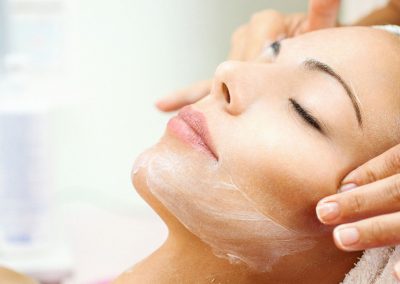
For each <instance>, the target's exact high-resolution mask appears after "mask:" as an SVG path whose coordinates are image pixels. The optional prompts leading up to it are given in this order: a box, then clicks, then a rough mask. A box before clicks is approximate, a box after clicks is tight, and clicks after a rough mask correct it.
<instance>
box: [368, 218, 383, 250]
mask: <svg viewBox="0 0 400 284" xmlns="http://www.w3.org/2000/svg"><path fill="white" fill-rule="evenodd" d="M365 235H367V237H366V239H365V240H364V241H365V243H366V244H367V245H368V244H374V243H376V242H380V241H382V240H383V238H384V236H385V226H384V224H383V223H382V222H381V221H374V222H373V223H372V224H371V226H370V229H369V232H368V234H365Z"/></svg>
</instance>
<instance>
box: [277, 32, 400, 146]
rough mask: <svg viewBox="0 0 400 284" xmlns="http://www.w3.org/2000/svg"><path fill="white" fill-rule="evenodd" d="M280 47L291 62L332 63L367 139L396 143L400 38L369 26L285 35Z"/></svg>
mask: <svg viewBox="0 0 400 284" xmlns="http://www.w3.org/2000/svg"><path fill="white" fill-rule="evenodd" d="M285 47H286V48H285ZM285 49H286V50H285ZM284 50H285V51H284ZM282 51H283V52H282V53H283V58H284V60H288V61H290V62H296V61H297V62H298V63H300V62H301V61H303V60H304V59H307V58H315V59H318V60H320V61H322V62H324V63H326V64H328V65H329V66H331V67H332V68H333V69H334V70H335V71H336V72H337V73H339V75H340V76H341V77H342V78H343V79H344V81H346V82H347V83H348V84H349V85H350V86H351V88H352V90H353V92H354V93H355V94H356V95H357V97H358V99H359V101H360V104H361V112H362V115H363V118H364V125H365V129H364V135H365V137H368V136H369V137H370V138H371V139H374V138H376V137H378V136H379V137H381V140H382V137H386V142H387V143H389V144H393V143H395V141H397V142H398V141H399V138H400V135H399V134H397V133H400V131H397V130H396V131H394V129H398V123H397V122H398V121H399V119H398V118H399V114H400V80H399V79H398V78H400V38H398V37H397V36H394V35H392V34H390V33H388V32H386V31H382V30H377V29H373V28H367V27H351V28H338V29H330V30H322V31H317V32H313V33H309V34H305V35H303V36H300V37H297V38H293V39H289V40H287V41H285V43H284V44H283V48H282ZM368 140H370V139H368ZM383 140H385V139H383ZM370 142H371V141H370ZM385 147H386V146H385Z"/></svg>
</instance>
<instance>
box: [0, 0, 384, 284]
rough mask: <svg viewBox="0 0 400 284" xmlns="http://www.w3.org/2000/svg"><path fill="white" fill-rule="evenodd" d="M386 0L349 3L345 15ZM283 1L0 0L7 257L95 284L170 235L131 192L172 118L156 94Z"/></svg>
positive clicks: (290, 8)
mask: <svg viewBox="0 0 400 284" xmlns="http://www.w3.org/2000/svg"><path fill="white" fill-rule="evenodd" d="M385 2H386V1H384V0H383V1H379V0H378V1H377V0H370V1H367V0H363V1H362V5H361V4H360V1H356V0H348V1H344V3H343V6H342V13H341V20H342V22H344V23H346V22H348V23H349V22H351V21H352V20H353V19H356V18H358V17H359V16H360V15H363V14H365V13H366V12H368V11H369V10H370V9H372V8H373V7H375V6H376V5H380V4H383V3H385ZM267 8H268V9H276V10H279V11H282V12H285V13H290V12H304V11H306V8H307V1H306V0H302V1H299V0H298V1H289V0H286V1H282V0H253V1H247V0H219V1H215V0H202V1H198V0H167V1H165V0H153V1H145V0H114V1H106V0H97V1H95V0H0V265H5V266H8V267H10V268H13V269H15V270H17V271H20V272H23V273H25V274H28V275H31V276H32V277H34V278H36V279H38V280H40V281H41V282H43V283H69V284H81V283H82V284H85V283H87V284H95V283H108V282H109V281H110V279H113V278H114V277H115V276H117V275H118V274H120V273H121V272H122V271H123V270H125V269H127V268H129V267H130V266H131V265H132V264H134V263H135V262H137V261H139V260H140V259H142V258H144V257H145V256H146V255H148V254H149V253H150V252H152V251H153V250H154V249H155V248H156V247H157V246H159V245H160V244H161V243H162V241H163V240H164V239H165V237H166V233H167V232H166V229H165V227H164V225H163V224H162V222H161V221H160V220H159V219H158V218H157V216H155V214H154V213H153V212H152V211H151V210H150V209H149V208H148V206H147V205H146V204H145V203H144V202H143V201H142V200H141V199H140V198H139V196H138V195H137V194H136V192H135V191H134V190H133V188H132V186H131V183H130V176H129V175H130V169H131V166H132V163H133V161H134V159H135V157H136V156H137V155H138V154H139V153H141V152H142V151H143V150H144V149H146V148H147V147H149V146H151V145H153V144H154V143H155V142H156V141H157V140H158V138H159V137H160V135H161V134H162V132H163V131H164V128H165V124H166V121H167V118H168V117H169V115H165V114H161V113H159V112H158V111H157V110H156V109H155V107H154V102H155V101H156V100H157V99H158V98H160V97H162V96H164V95H166V94H168V93H169V92H171V91H173V90H176V89H178V88H181V87H184V86H186V85H188V84H190V83H192V82H195V81H197V80H200V79H206V78H209V77H210V76H212V74H213V72H214V70H215V68H216V66H217V65H218V64H219V63H220V62H221V61H223V60H224V59H225V58H226V56H227V54H228V51H229V45H230V37H231V34H232V33H233V31H234V30H235V28H237V27H238V26H239V25H241V24H243V23H245V22H247V21H248V20H249V18H250V16H251V14H253V13H254V12H256V11H260V10H262V9H267Z"/></svg>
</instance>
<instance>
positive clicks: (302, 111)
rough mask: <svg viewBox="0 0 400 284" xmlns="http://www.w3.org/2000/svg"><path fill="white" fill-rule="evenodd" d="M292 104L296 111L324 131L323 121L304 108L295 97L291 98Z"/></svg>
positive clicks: (314, 126) (307, 121)
mask: <svg viewBox="0 0 400 284" xmlns="http://www.w3.org/2000/svg"><path fill="white" fill-rule="evenodd" d="M289 101H290V104H291V106H292V107H293V109H294V110H295V111H296V113H297V114H298V115H299V116H300V117H301V118H302V119H303V120H304V121H305V122H306V123H307V124H308V125H310V126H311V127H313V128H315V129H316V130H318V131H319V132H321V133H324V131H323V129H322V127H321V123H320V122H319V121H318V119H316V118H315V117H314V116H313V115H311V114H310V113H309V112H308V111H307V110H306V109H305V108H303V107H302V106H301V105H300V104H299V103H298V102H297V101H296V100H295V99H292V98H289Z"/></svg>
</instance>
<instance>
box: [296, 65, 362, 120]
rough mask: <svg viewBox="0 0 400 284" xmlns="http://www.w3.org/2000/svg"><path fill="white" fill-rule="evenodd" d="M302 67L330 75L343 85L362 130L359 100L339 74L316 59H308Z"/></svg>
mask: <svg viewBox="0 0 400 284" xmlns="http://www.w3.org/2000/svg"><path fill="white" fill-rule="evenodd" d="M302 66H303V67H304V68H306V69H307V70H311V71H314V70H317V71H321V72H324V73H326V74H328V75H329V76H331V77H333V78H334V79H335V80H336V81H338V82H339V83H340V85H342V87H343V88H344V90H345V91H346V94H347V95H348V96H349V98H350V100H351V103H352V105H353V108H354V110H355V112H356V116H357V121H358V126H359V127H360V128H362V125H363V121H362V116H361V110H360V105H359V103H358V99H357V97H356V96H355V95H354V93H353V92H352V90H351V88H350V87H349V85H348V84H347V83H346V81H344V80H343V78H342V77H341V76H340V75H339V74H338V73H336V72H335V71H334V70H333V69H332V68H331V67H330V66H328V65H327V64H325V63H322V62H320V61H318V60H316V59H307V60H305V61H304V62H303V63H302Z"/></svg>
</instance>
